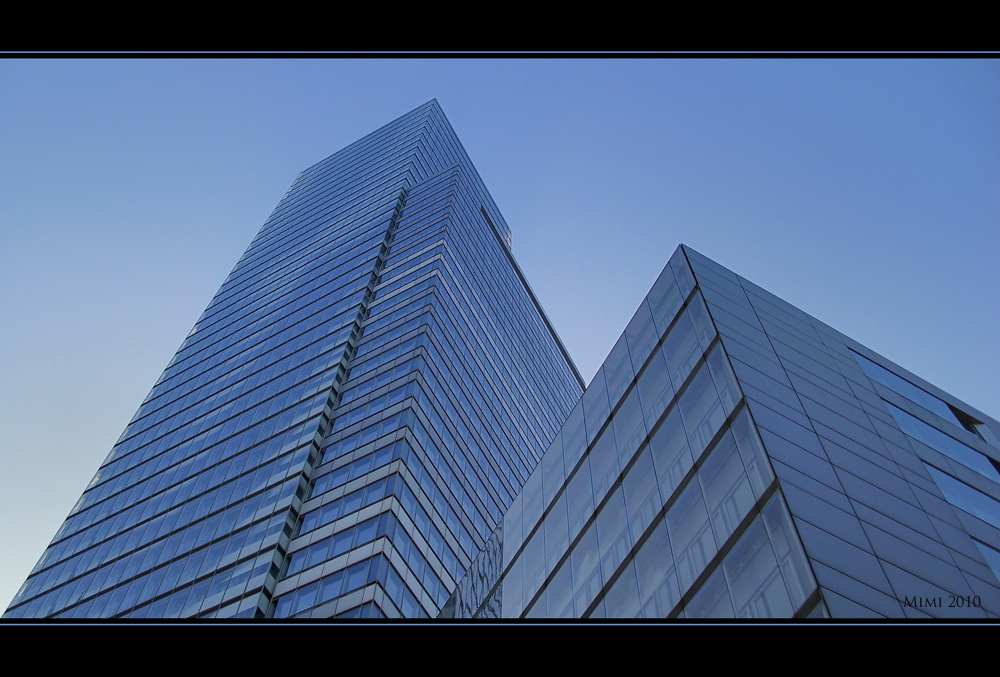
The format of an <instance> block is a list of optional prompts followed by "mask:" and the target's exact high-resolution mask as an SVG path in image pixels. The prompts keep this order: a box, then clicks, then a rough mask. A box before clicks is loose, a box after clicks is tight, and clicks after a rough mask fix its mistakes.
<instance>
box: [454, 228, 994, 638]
mask: <svg viewBox="0 0 1000 677" xmlns="http://www.w3.org/2000/svg"><path fill="white" fill-rule="evenodd" d="M998 437H1000V425H998V423H997V422H996V421H995V420H993V419H991V418H989V417H987V416H985V415H984V414H982V413H981V412H978V411H976V410H975V409H973V408H972V407H970V406H968V405H966V404H964V403H962V402H959V401H958V400H956V399H955V398H953V397H951V396H950V395H948V394H947V393H944V392H942V391H940V390H939V389H937V388H935V387H934V386H932V385H930V384H928V383H926V382H924V381H923V380H921V379H919V378H917V377H916V376H914V375H912V374H910V373H909V372H906V371H905V370H903V369H901V368H900V367H898V366H896V365H894V364H892V363H891V362H889V361H887V360H885V359H884V358H882V357H881V356H879V355H876V354H875V353H873V352H872V351H870V350H868V349H867V348H865V347H864V346H862V345H860V344H858V343H856V342H855V341H852V340H851V339H849V338H847V337H846V336H844V335H843V334H840V333H839V332H837V331H835V330H833V329H831V328H830V327H828V326H826V325H825V324H823V323H822V322H819V321H818V320H816V319H815V318H812V317H809V316H808V315H806V314H805V313H803V312H802V311H800V310H798V309H796V308H794V307H792V306H790V305H789V304H787V303H785V302H784V301H782V300H781V299H778V298H777V297H775V296H774V295H772V294H769V293H768V292H766V291H764V290H762V289H761V288H759V287H757V286H756V285H754V284H752V283H751V282H749V281H747V280H746V279H744V278H742V277H740V276H738V275H735V274H734V273H732V272H731V271H728V270H726V269H725V268H723V267H721V266H719V265H718V264H716V263H714V262H712V261H710V260H709V259H707V258H705V257H704V256H702V255H700V254H698V253H697V252H695V251H693V250H691V249H690V248H687V247H683V246H682V247H680V248H678V250H677V251H676V252H675V253H674V255H673V256H672V257H671V259H670V261H669V263H668V265H667V266H666V268H664V270H663V272H662V273H661V275H660V277H659V279H658V280H657V281H656V283H655V284H654V285H653V287H652V289H651V290H650V292H649V294H648V295H647V297H646V298H645V299H644V300H643V302H642V304H641V305H640V306H639V309H638V310H637V311H636V313H635V315H634V316H633V318H632V320H631V321H630V322H629V324H628V326H627V327H626V329H625V331H624V332H623V334H622V336H621V338H620V339H619V340H618V342H617V343H616V344H615V347H614V348H613V349H612V351H611V353H610V355H609V356H608V358H607V360H606V361H605V362H604V365H603V366H602V367H601V369H600V370H599V371H598V372H597V375H596V376H595V377H594V379H593V380H592V381H591V383H590V385H589V386H588V387H587V390H586V392H585V393H584V395H583V397H582V398H581V400H580V401H579V402H578V403H577V405H576V407H575V408H574V409H573V412H572V413H571V414H570V416H569V418H568V419H567V421H566V423H565V424H564V425H563V427H562V429H561V430H560V432H559V434H558V435H557V436H556V438H555V440H554V441H553V444H552V445H551V447H550V448H549V449H548V450H547V451H546V452H545V454H544V455H543V456H542V459H541V461H540V462H539V464H538V466H537V467H536V468H535V470H534V472H532V474H531V476H530V477H529V478H528V481H527V482H526V483H525V486H524V488H523V489H522V490H521V492H520V493H519V494H518V496H517V497H516V498H515V499H514V502H513V503H512V504H511V507H510V510H509V511H508V512H507V514H506V516H505V517H504V520H503V524H502V525H500V526H499V527H498V528H497V529H496V530H495V531H494V533H493V535H492V536H491V538H490V540H489V542H488V543H487V546H486V547H485V548H484V549H483V551H482V552H481V553H480V555H479V557H478V558H477V559H476V561H475V562H474V563H473V566H472V567H471V569H470V570H469V572H468V574H467V575H466V576H465V578H464V579H463V580H462V582H461V583H460V584H459V587H458V589H457V590H456V591H455V593H454V594H453V595H452V597H451V598H450V599H449V601H448V603H447V604H446V605H445V609H444V612H443V614H442V615H443V616H445V617H450V618H484V619H494V618H581V617H586V618H646V619H662V618H792V617H797V618H830V617H833V618H879V617H882V618H928V617H931V618H996V617H997V616H998V615H1000V582H998V576H1000V474H998V472H997V469H998V467H1000V463H998V461H1000V441H998Z"/></svg>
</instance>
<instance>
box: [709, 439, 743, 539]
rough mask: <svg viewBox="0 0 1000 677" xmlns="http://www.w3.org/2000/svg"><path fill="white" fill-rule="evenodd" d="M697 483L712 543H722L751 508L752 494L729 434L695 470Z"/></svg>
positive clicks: (733, 441)
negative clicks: (703, 495)
mask: <svg viewBox="0 0 1000 677" xmlns="http://www.w3.org/2000/svg"><path fill="white" fill-rule="evenodd" d="M698 479H699V481H700V482H701V486H702V489H703V490H704V492H705V504H706V506H707V507H708V514H709V519H710V520H711V522H712V529H713V530H714V531H715V540H716V541H717V542H719V543H725V542H726V539H727V538H729V536H730V534H732V533H733V531H735V530H736V527H737V526H739V523H740V522H741V521H742V520H743V518H744V517H745V516H746V515H747V514H748V513H749V512H750V509H751V508H752V507H753V504H754V497H753V491H751V489H750V481H749V480H748V479H747V476H746V473H745V472H744V471H743V462H742V461H741V460H740V455H739V452H738V451H737V449H736V440H735V439H733V436H732V434H731V433H730V432H729V431H726V433H725V434H724V435H723V436H722V438H721V439H720V440H719V443H718V444H717V445H716V446H715V448H714V449H713V450H712V452H711V453H710V454H709V456H708V458H707V459H706V460H705V463H704V464H703V465H702V466H701V468H700V469H699V470H698Z"/></svg>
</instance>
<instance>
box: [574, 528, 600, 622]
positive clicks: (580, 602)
mask: <svg viewBox="0 0 1000 677" xmlns="http://www.w3.org/2000/svg"><path fill="white" fill-rule="evenodd" d="M569 561H570V565H571V566H572V568H573V587H574V590H575V592H574V595H573V606H574V609H575V611H574V615H576V616H578V617H579V616H582V615H583V612H584V611H586V610H587V607H588V606H589V605H590V603H591V602H592V601H594V598H595V597H596V596H597V593H599V592H600V591H601V588H603V587H604V578H603V576H602V575H601V567H600V563H601V555H600V550H599V548H598V543H597V525H596V524H591V525H590V526H589V527H588V528H587V530H586V531H585V532H584V534H583V536H582V537H581V538H580V541H579V542H578V543H577V544H576V547H575V548H573V553H572V554H571V555H570V560H569Z"/></svg>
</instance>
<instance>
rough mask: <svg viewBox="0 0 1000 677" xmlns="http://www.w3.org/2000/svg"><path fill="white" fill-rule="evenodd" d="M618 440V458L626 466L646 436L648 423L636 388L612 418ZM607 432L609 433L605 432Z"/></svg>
mask: <svg viewBox="0 0 1000 677" xmlns="http://www.w3.org/2000/svg"><path fill="white" fill-rule="evenodd" d="M611 422H612V424H613V425H614V429H615V438H616V440H617V442H618V458H619V461H620V465H621V466H622V467H624V466H625V465H627V464H628V462H629V461H630V460H631V459H632V454H634V453H635V450H636V449H638V448H639V445H640V444H642V441H643V440H644V439H645V438H646V425H645V423H644V421H643V418H642V409H641V408H640V404H639V391H638V390H636V389H635V388H633V389H632V392H630V393H629V395H628V397H626V398H625V401H624V402H622V405H621V407H619V408H618V411H617V412H616V413H615V416H614V418H612V419H611ZM605 434H607V433H605Z"/></svg>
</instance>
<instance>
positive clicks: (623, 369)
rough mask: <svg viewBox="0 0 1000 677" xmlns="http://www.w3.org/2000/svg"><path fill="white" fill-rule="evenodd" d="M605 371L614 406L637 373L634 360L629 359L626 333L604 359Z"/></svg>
mask: <svg viewBox="0 0 1000 677" xmlns="http://www.w3.org/2000/svg"><path fill="white" fill-rule="evenodd" d="M604 373H605V376H606V377H607V381H608V401H609V402H610V404H611V407H612V408H614V406H615V405H616V404H618V400H619V399H620V398H621V396H622V393H624V392H625V389H626V388H628V385H629V383H631V382H632V377H633V376H634V375H635V372H633V371H632V361H631V359H629V353H628V343H627V341H626V339H625V334H622V335H621V337H620V338H619V339H618V342H617V343H615V346H614V348H612V349H611V352H610V353H609V354H608V358H607V359H606V360H605V361H604ZM587 413H588V415H589V413H590V411H589V410H588V412H587Z"/></svg>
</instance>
